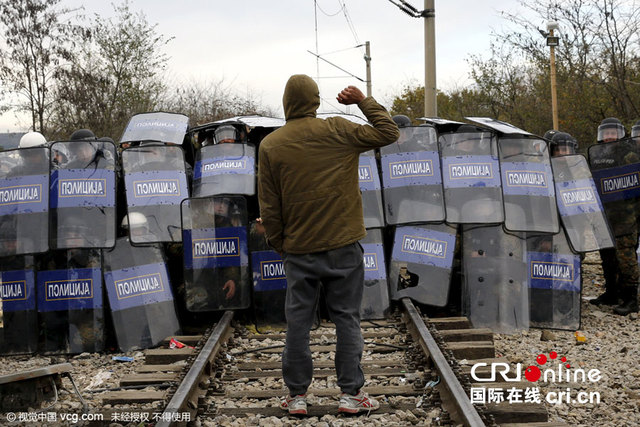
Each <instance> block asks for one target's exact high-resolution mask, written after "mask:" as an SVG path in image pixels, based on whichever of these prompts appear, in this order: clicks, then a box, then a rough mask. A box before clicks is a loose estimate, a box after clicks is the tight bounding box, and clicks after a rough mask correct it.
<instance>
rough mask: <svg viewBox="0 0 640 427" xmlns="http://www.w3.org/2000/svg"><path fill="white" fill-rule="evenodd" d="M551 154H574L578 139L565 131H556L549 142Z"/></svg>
mask: <svg viewBox="0 0 640 427" xmlns="http://www.w3.org/2000/svg"><path fill="white" fill-rule="evenodd" d="M549 148H550V151H551V156H553V157H555V156H563V155H567V154H575V153H576V150H577V149H578V141H577V140H576V139H575V138H574V137H573V136H571V135H569V134H568V133H566V132H556V133H555V135H553V138H551V142H550V143H549Z"/></svg>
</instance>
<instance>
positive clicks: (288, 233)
mask: <svg viewBox="0 0 640 427" xmlns="http://www.w3.org/2000/svg"><path fill="white" fill-rule="evenodd" d="M337 100H338V102H340V103H342V104H345V105H350V104H357V105H358V107H359V108H360V110H362V112H363V113H364V115H365V116H366V117H367V119H368V120H369V122H370V123H371V124H372V126H368V125H358V124H355V123H353V122H350V121H348V120H346V119H343V118H340V117H332V118H328V119H326V120H323V119H318V118H316V110H317V109H318V107H319V106H320V95H319V91H318V86H317V85H316V83H315V82H314V81H313V80H312V79H311V78H310V77H308V76H306V75H294V76H292V77H291V78H290V79H289V81H288V82H287V85H286V87H285V91H284V96H283V99H282V101H283V106H284V112H285V118H286V120H287V123H286V124H285V126H283V127H282V128H280V129H278V130H276V131H274V132H273V133H271V134H269V135H268V136H267V137H266V138H265V139H264V140H263V141H262V142H261V144H260V150H259V167H258V197H259V201H260V214H261V218H262V222H263V224H264V227H265V229H266V236H267V241H268V243H269V244H270V245H271V246H272V247H273V248H274V249H275V250H276V251H278V252H280V253H281V254H282V256H283V261H284V267H285V273H286V276H287V287H288V288H287V298H286V302H285V312H286V316H287V340H286V345H285V349H284V352H283V356H282V364H283V378H284V381H285V384H286V385H287V387H288V388H289V396H288V397H286V398H285V399H284V401H283V403H282V407H283V409H285V410H288V411H289V413H292V414H306V399H305V393H306V391H307V388H308V387H309V385H310V384H311V380H312V375H313V364H312V360H311V352H310V349H309V331H310V329H311V326H312V323H313V319H314V310H315V303H316V300H317V296H318V292H319V291H320V289H321V288H322V289H323V291H324V294H325V299H326V301H327V305H328V310H329V314H330V315H331V318H332V320H333V322H334V323H335V324H336V331H337V340H338V343H337V347H336V357H335V363H336V371H337V376H338V385H339V386H340V389H341V391H342V395H341V399H340V406H339V410H340V411H342V412H349V413H357V412H360V411H369V410H372V409H376V408H377V407H378V406H379V404H378V403H377V402H376V401H375V400H374V399H370V398H368V397H367V396H366V394H365V393H363V392H361V391H360V388H361V387H362V386H363V385H364V375H363V374H362V369H361V368H360V359H361V357H362V349H363V340H362V334H361V332H360V315H359V310H360V304H361V302H362V291H363V286H364V269H363V257H362V247H361V246H360V244H359V243H358V241H359V240H360V239H362V238H363V237H364V236H365V235H366V231H365V228H364V220H363V214H362V198H361V195H360V188H359V184H358V159H359V156H360V154H361V153H363V152H365V151H367V150H371V149H373V148H377V147H381V146H384V145H387V144H391V143H392V142H394V141H395V140H397V139H398V136H399V132H398V127H397V126H396V124H395V123H394V121H393V120H392V119H391V117H390V116H389V113H387V111H386V110H385V109H384V107H382V106H381V105H380V104H378V103H377V102H376V101H375V100H374V99H373V98H371V97H365V96H364V95H363V94H362V92H361V91H360V90H359V89H358V88H356V87H354V86H349V87H347V88H345V89H344V90H343V91H342V92H340V93H339V94H338V97H337Z"/></svg>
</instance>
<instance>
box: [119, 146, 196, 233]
mask: <svg viewBox="0 0 640 427" xmlns="http://www.w3.org/2000/svg"><path fill="white" fill-rule="evenodd" d="M122 164H123V167H124V184H125V191H126V194H127V211H128V212H129V214H131V213H133V212H137V213H140V214H142V215H144V216H145V219H146V224H145V226H146V228H147V233H139V234H136V235H133V234H132V235H131V236H130V238H131V243H132V244H134V245H135V244H146V243H157V242H180V241H181V239H182V236H181V230H180V203H181V202H182V201H183V200H184V199H187V198H188V197H189V190H188V187H187V176H186V172H185V162H184V154H183V152H182V149H181V148H180V147H177V146H165V145H142V146H138V147H131V148H127V149H125V150H124V151H123V152H122Z"/></svg>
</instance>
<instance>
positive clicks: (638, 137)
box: [631, 120, 640, 144]
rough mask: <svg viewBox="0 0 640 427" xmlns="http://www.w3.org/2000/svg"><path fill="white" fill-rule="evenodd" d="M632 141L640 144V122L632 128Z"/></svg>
mask: <svg viewBox="0 0 640 427" xmlns="http://www.w3.org/2000/svg"><path fill="white" fill-rule="evenodd" d="M631 139H633V140H634V141H635V142H636V144H640V120H638V121H637V122H635V123H634V125H633V126H632V127H631Z"/></svg>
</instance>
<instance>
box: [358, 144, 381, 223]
mask: <svg viewBox="0 0 640 427" xmlns="http://www.w3.org/2000/svg"><path fill="white" fill-rule="evenodd" d="M358 182H359V183H360V193H361V194H362V210H363V212H364V226H365V228H379V227H384V213H383V210H382V190H381V186H380V174H379V173H378V162H377V161H376V156H375V152H374V151H373V150H371V151H367V152H365V153H362V154H361V155H360V162H359V164H358Z"/></svg>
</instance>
